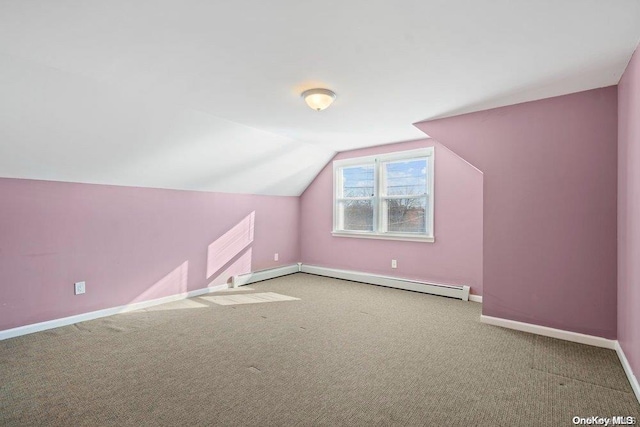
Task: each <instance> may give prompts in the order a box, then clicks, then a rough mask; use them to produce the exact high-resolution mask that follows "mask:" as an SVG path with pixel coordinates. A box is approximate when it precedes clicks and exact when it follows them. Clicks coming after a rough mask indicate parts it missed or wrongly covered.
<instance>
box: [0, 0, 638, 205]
mask: <svg viewBox="0 0 640 427" xmlns="http://www.w3.org/2000/svg"><path fill="white" fill-rule="evenodd" d="M639 38H640V1H638V0H616V1H601V0H541V1H530V0H484V1H481V0H465V1H463V0H419V1H403V2H396V1H386V0H385V1H376V0H373V1H372V0H367V1H362V0H349V1H342V0H340V1H333V0H325V1H322V2H318V1H299V0H273V1H269V2H265V1H256V0H253V1H246V0H245V1H243V0H236V1H233V2H227V1H205V0H199V1H196V0H182V1H175V0H171V1H169V0H136V1H130V0H126V1H123V0H112V1H97V0H84V1H80V0H77V1H63V0H58V1H47V0H40V1H37V0H34V1H29V2H25V1H18V0H16V1H11V0H7V1H3V2H0V176H2V177H19V178H34V179H49V180H60V181H74V182H92V183H105V184H119V185H135V186H148V187H160V188H175V189H190V190H205V191H223V192H240V193H255V194H274V195H298V194H300V193H301V192H302V191H303V190H304V189H305V188H306V186H307V185H308V184H309V182H311V180H312V179H313V178H314V177H315V175H316V173H317V172H318V171H319V170H320V169H321V168H322V167H323V166H324V164H326V162H327V161H328V160H329V159H330V158H331V157H332V156H333V154H334V153H335V152H336V151H343V150H348V149H353V148H359V147H364V146H372V145H378V144H383V143H390V142H396V141H403V140H409V139H416V138H420V137H423V136H424V134H422V133H421V132H420V131H419V130H418V129H416V128H415V127H413V126H412V123H415V122H418V121H421V120H425V119H430V118H436V117H444V116H448V115H455V114H460V113H464V112H470V111H476V110H482V109H486V108H491V107H496V106H501V105H508V104H513V103H518V102H523V101H529V100H533V99H540V98H545V97H549V96H556V95H562V94H566V93H572V92H577V91H581V90H587V89H592V88H595V87H602V86H608V85H613V84H616V83H617V82H618V80H619V78H620V76H621V74H622V72H623V70H624V67H625V65H626V64H627V61H628V60H629V58H630V56H631V54H632V52H633V50H634V48H635V47H636V44H637V42H638V39H639ZM315 86H323V87H328V88H331V89H333V90H334V91H335V92H337V94H338V98H337V100H336V102H335V103H334V105H333V106H332V107H331V108H330V109H328V110H326V111H323V112H320V113H317V112H314V111H312V110H310V109H308V108H307V107H306V106H305V105H304V103H303V102H302V100H301V99H300V97H299V94H300V92H302V91H303V90H305V89H308V88H311V87H315Z"/></svg>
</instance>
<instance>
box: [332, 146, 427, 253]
mask: <svg viewBox="0 0 640 427" xmlns="http://www.w3.org/2000/svg"><path fill="white" fill-rule="evenodd" d="M433 157H434V156H433V147H430V148H427V149H420V150H411V151H405V152H397V153H391V154H385V155H380V156H370V157H361V158H354V159H346V160H338V161H336V162H334V194H335V197H334V229H333V234H334V235H339V236H342V235H346V236H356V237H373V238H398V239H403V238H406V239H408V240H425V241H433Z"/></svg>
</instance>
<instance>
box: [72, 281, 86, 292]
mask: <svg viewBox="0 0 640 427" xmlns="http://www.w3.org/2000/svg"><path fill="white" fill-rule="evenodd" d="M74 286H75V294H76V295H80V294H84V292H85V290H86V284H85V283H84V282H76V283H75V284H74Z"/></svg>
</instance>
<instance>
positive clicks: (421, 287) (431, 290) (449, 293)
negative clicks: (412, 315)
mask: <svg viewBox="0 0 640 427" xmlns="http://www.w3.org/2000/svg"><path fill="white" fill-rule="evenodd" d="M300 271H301V272H303V273H309V274H315V275H317V276H326V277H333V278H335V279H344V280H351V281H354V282H361V283H368V284H371V285H378V286H386V287H389V288H397V289H403V290H406V291H416V292H422V293H426V294H432V295H440V296H445V297H451V298H458V299H461V300H463V301H468V300H469V289H470V288H469V286H466V285H464V286H453V285H442V284H439V283H426V282H419V281H417V280H409V279H400V278H397V277H389V276H379V275H377V274H371V273H363V272H360V271H349V270H338V269H335V268H326V267H317V266H314V265H307V264H302V265H301V267H300Z"/></svg>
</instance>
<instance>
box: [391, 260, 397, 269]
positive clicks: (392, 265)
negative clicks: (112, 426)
mask: <svg viewBox="0 0 640 427" xmlns="http://www.w3.org/2000/svg"><path fill="white" fill-rule="evenodd" d="M391 268H398V261H396V260H395V259H392V260H391Z"/></svg>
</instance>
